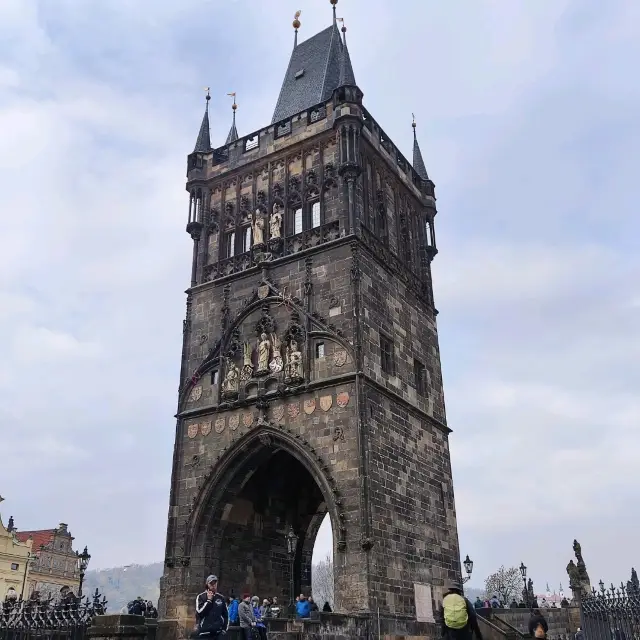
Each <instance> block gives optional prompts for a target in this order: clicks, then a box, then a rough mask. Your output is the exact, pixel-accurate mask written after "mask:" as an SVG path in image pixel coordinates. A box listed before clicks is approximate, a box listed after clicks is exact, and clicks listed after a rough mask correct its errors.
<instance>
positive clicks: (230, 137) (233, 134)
mask: <svg viewBox="0 0 640 640" xmlns="http://www.w3.org/2000/svg"><path fill="white" fill-rule="evenodd" d="M237 139H238V130H237V129H236V110H235V109H234V110H233V122H232V124H231V129H229V135H228V136H227V141H226V142H225V144H230V143H232V142H235V141H236V140H237Z"/></svg>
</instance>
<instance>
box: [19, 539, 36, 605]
mask: <svg viewBox="0 0 640 640" xmlns="http://www.w3.org/2000/svg"><path fill="white" fill-rule="evenodd" d="M37 559H38V554H37V553H31V551H29V554H28V555H27V560H26V562H25V563H24V576H23V577H22V591H21V592H20V600H23V599H24V588H25V586H26V584H27V574H28V573H29V567H32V566H33V565H34V564H35V562H36V560H37Z"/></svg>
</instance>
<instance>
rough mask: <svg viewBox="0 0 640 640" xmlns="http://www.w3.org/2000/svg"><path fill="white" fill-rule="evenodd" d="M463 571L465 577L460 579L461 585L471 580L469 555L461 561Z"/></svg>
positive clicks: (471, 569) (471, 567) (471, 565)
mask: <svg viewBox="0 0 640 640" xmlns="http://www.w3.org/2000/svg"><path fill="white" fill-rule="evenodd" d="M462 564H463V566H464V570H465V571H466V572H467V575H466V577H464V578H462V584H465V583H466V582H469V580H471V572H472V571H473V560H471V559H470V558H469V554H467V557H466V558H465V559H464V561H463V563H462Z"/></svg>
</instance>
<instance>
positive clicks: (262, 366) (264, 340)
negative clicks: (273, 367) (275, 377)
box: [256, 332, 271, 375]
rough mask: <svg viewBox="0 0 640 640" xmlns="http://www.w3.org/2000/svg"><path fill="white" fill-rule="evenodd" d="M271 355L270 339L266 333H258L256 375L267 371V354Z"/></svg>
mask: <svg viewBox="0 0 640 640" xmlns="http://www.w3.org/2000/svg"><path fill="white" fill-rule="evenodd" d="M270 355H271V341H270V340H269V337H268V336H267V334H266V333H264V332H263V333H261V334H260V339H259V340H258V368H257V369H256V375H264V374H265V373H269V356H270Z"/></svg>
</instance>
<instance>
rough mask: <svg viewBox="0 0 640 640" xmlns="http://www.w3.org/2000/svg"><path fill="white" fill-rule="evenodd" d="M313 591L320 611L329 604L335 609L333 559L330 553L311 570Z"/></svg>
mask: <svg viewBox="0 0 640 640" xmlns="http://www.w3.org/2000/svg"><path fill="white" fill-rule="evenodd" d="M311 585H312V586H311V589H312V592H313V593H312V595H313V599H314V600H315V602H316V604H317V605H318V607H320V609H322V607H323V606H324V603H325V602H328V603H329V605H330V606H331V608H332V609H333V558H332V557H331V554H330V553H328V554H327V557H326V558H325V559H324V560H321V561H320V562H318V564H316V565H314V566H313V567H312V570H311Z"/></svg>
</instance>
